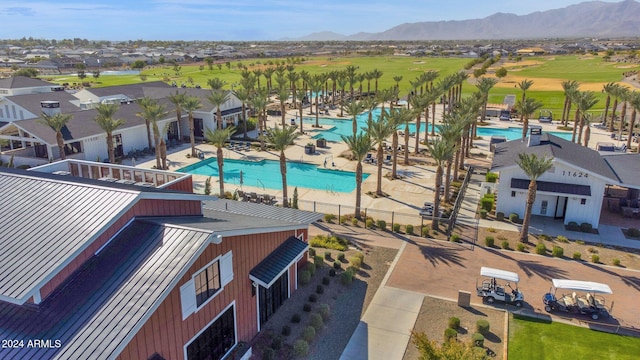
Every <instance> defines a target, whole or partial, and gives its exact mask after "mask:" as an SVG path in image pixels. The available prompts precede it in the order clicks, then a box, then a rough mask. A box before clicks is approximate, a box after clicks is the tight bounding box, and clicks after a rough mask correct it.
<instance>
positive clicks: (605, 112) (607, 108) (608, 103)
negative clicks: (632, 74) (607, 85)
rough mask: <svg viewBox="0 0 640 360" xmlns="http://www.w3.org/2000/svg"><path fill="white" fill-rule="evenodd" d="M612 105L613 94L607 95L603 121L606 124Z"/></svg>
mask: <svg viewBox="0 0 640 360" xmlns="http://www.w3.org/2000/svg"><path fill="white" fill-rule="evenodd" d="M610 105H611V95H607V100H605V102H604V114H603V115H602V121H601V122H603V123H605V124H606V122H607V114H608V113H609V106H610Z"/></svg>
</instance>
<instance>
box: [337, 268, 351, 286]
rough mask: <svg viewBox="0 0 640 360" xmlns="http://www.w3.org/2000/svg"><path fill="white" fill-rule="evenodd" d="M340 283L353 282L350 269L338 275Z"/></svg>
mask: <svg viewBox="0 0 640 360" xmlns="http://www.w3.org/2000/svg"><path fill="white" fill-rule="evenodd" d="M340 281H341V282H342V285H350V284H351V283H352V282H353V272H352V271H351V270H350V269H347V271H345V272H343V273H342V274H341V275H340Z"/></svg>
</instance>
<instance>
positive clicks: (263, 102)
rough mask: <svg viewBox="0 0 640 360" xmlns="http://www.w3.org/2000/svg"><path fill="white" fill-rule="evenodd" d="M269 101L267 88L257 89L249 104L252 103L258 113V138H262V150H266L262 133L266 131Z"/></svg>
mask: <svg viewBox="0 0 640 360" xmlns="http://www.w3.org/2000/svg"><path fill="white" fill-rule="evenodd" d="M269 103H270V101H269V97H268V96H267V92H266V88H263V90H260V91H257V92H256V93H254V94H253V97H252V98H251V99H249V104H251V107H252V108H253V109H254V111H255V112H256V113H257V114H258V133H259V134H260V135H259V136H258V138H259V139H260V150H264V136H262V134H263V133H264V124H265V112H266V110H267V105H269Z"/></svg>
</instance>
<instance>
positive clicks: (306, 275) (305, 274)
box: [298, 270, 311, 285]
mask: <svg viewBox="0 0 640 360" xmlns="http://www.w3.org/2000/svg"><path fill="white" fill-rule="evenodd" d="M298 278H299V279H300V284H302V285H307V284H308V283H309V282H310V281H311V273H310V272H309V271H307V270H303V271H301V272H300V274H299V275H298Z"/></svg>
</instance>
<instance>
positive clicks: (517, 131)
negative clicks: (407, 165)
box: [304, 108, 571, 142]
mask: <svg viewBox="0 0 640 360" xmlns="http://www.w3.org/2000/svg"><path fill="white" fill-rule="evenodd" d="M379 115H380V108H377V109H374V110H373V116H374V119H376V117H377V116H379ZM368 118H369V113H368V112H365V113H362V114H360V115H358V116H357V117H356V121H357V122H358V131H359V132H362V131H363V130H362V127H365V126H366V125H367V119H368ZM351 122H352V119H351V118H349V117H347V116H345V117H344V118H343V119H341V120H336V119H328V118H319V119H318V123H319V124H320V125H322V127H323V128H324V129H320V131H318V134H316V135H314V136H313V138H314V139H318V138H325V139H327V140H328V141H335V142H341V141H342V137H341V135H345V136H349V135H351V134H352V133H353V125H352V124H351ZM315 123H316V119H315V117H305V118H304V128H305V131H307V130H309V129H313V130H314V131H315V130H318V129H316V128H312V127H311V125H315ZM431 127H432V125H431V121H429V134H431ZM404 129H405V127H404V125H402V126H400V127H399V130H401V131H404ZM477 129H478V130H477V131H478V136H486V137H490V136H492V135H502V136H505V137H506V138H507V140H516V139H520V137H521V136H522V128H519V127H510V128H507V129H504V128H491V127H483V126H478V128H477ZM415 131H416V124H415V123H412V124H409V132H410V133H411V132H415ZM424 131H425V126H424V119H422V121H421V122H420V133H421V134H424ZM437 132H438V127H437V126H436V133H437ZM547 133H549V134H552V135H555V136H558V137H561V138H563V139H565V140H571V132H568V131H547ZM422 137H424V135H423V136H422ZM487 140H488V139H487Z"/></svg>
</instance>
